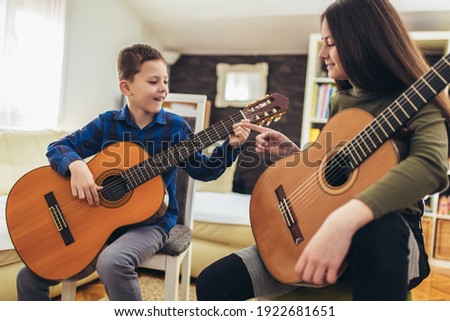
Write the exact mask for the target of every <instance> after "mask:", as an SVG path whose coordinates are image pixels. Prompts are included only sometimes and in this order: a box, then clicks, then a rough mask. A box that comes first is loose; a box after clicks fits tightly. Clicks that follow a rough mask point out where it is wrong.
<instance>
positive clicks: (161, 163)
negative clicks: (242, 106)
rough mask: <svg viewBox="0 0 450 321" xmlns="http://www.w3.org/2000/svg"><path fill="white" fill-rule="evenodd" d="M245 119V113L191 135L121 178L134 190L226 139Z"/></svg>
mask: <svg viewBox="0 0 450 321" xmlns="http://www.w3.org/2000/svg"><path fill="white" fill-rule="evenodd" d="M245 118H246V116H245V111H241V112H239V113H236V114H234V115H232V116H229V117H228V118H227V119H226V120H225V121H220V122H218V123H216V124H214V125H212V126H210V127H208V128H207V129H205V130H202V131H200V132H198V133H196V134H191V135H190V137H189V138H188V139H187V140H185V141H182V142H180V143H178V144H176V145H174V146H172V147H170V148H168V149H166V150H164V151H162V152H161V153H159V154H157V155H156V156H154V157H153V158H149V159H147V160H145V161H143V162H140V163H139V164H137V165H135V166H133V167H131V168H129V169H127V170H125V171H123V172H122V173H121V176H122V178H124V179H125V180H126V181H127V186H128V189H130V190H131V189H134V188H136V187H138V186H139V185H141V184H143V183H145V182H146V181H148V180H150V179H152V178H153V177H156V176H158V175H161V174H163V173H165V172H167V171H168V170H169V169H170V168H171V167H173V166H175V165H177V164H179V163H180V162H182V161H185V160H186V159H187V158H189V157H190V156H192V155H193V154H194V153H195V152H198V151H200V150H202V149H204V148H206V147H208V146H210V145H211V144H213V143H214V142H216V141H218V140H221V139H224V138H225V137H227V136H228V135H229V134H230V133H231V132H232V131H233V124H235V123H238V122H240V121H241V120H243V119H245Z"/></svg>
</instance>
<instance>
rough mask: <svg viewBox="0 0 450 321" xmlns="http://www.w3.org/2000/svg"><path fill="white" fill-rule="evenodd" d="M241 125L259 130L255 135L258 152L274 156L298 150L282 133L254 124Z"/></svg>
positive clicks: (285, 154)
mask: <svg viewBox="0 0 450 321" xmlns="http://www.w3.org/2000/svg"><path fill="white" fill-rule="evenodd" d="M242 127H245V128H249V129H252V130H254V131H257V132H259V133H260V134H259V135H257V136H256V151H257V152H258V153H269V154H270V155H275V156H288V155H291V154H293V153H295V152H299V151H300V148H298V147H297V145H295V144H294V143H293V142H292V141H291V140H290V139H289V138H287V137H286V136H285V135H283V134H282V133H280V132H278V131H276V130H273V129H270V128H267V127H262V126H258V125H255V124H250V123H249V122H248V123H243V124H242Z"/></svg>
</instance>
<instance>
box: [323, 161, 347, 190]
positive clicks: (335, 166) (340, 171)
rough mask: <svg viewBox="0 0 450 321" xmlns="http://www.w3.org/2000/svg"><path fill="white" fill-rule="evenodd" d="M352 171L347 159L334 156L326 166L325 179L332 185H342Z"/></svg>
mask: <svg viewBox="0 0 450 321" xmlns="http://www.w3.org/2000/svg"><path fill="white" fill-rule="evenodd" d="M351 171H352V169H351V168H350V167H349V166H348V162H347V161H346V159H343V158H339V157H333V158H331V159H330V160H329V161H328V162H327V164H326V166H325V170H324V176H325V181H326V182H327V184H328V185H329V186H332V187H339V186H342V185H344V184H345V183H346V182H347V181H348V179H349V177H350V174H351Z"/></svg>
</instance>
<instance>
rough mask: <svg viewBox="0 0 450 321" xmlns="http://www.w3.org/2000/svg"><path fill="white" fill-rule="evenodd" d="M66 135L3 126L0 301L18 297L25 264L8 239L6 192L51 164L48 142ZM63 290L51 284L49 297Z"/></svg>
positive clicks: (0, 150)
mask: <svg viewBox="0 0 450 321" xmlns="http://www.w3.org/2000/svg"><path fill="white" fill-rule="evenodd" d="M63 135H65V133H63V132H59V131H51V130H42V131H22V130H7V129H0V300H2V301H5V300H9V301H12V300H17V291H16V275H17V271H18V270H19V269H20V267H21V266H22V265H23V263H22V261H21V260H20V258H19V256H18V254H17V252H16V251H15V250H14V247H13V245H12V243H11V239H10V238H9V234H8V230H7V226H6V221H5V206H6V199H7V194H8V192H9V191H10V190H11V188H12V186H13V185H14V183H15V182H16V181H17V180H18V179H19V178H20V177H21V176H22V175H24V174H25V173H27V172H28V171H30V170H31V169H34V168H36V167H39V166H43V165H48V160H47V157H46V156H45V153H46V150H47V146H48V144H49V143H51V142H53V141H55V140H57V139H59V138H60V137H61V136H63ZM96 278H98V275H97V274H96V273H94V274H92V275H91V276H89V277H87V278H85V279H82V280H80V281H78V284H79V285H81V284H84V283H86V282H89V281H91V280H94V279H96ZM60 293H61V286H60V285H58V286H56V287H52V288H51V289H50V296H51V297H55V296H58V295H59V294H60Z"/></svg>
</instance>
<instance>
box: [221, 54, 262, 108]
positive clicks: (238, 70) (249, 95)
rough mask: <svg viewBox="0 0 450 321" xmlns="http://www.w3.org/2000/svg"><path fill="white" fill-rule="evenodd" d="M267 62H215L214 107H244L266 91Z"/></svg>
mask: <svg viewBox="0 0 450 321" xmlns="http://www.w3.org/2000/svg"><path fill="white" fill-rule="evenodd" d="M268 72H269V66H268V64H267V63H265V62H264V63H258V64H254V65H249V64H236V65H229V64H224V63H219V64H217V95H216V102H215V105H216V107H245V105H247V104H248V103H251V102H253V101H255V100H257V99H260V98H262V97H263V96H264V95H265V94H266V91H267V74H268Z"/></svg>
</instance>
